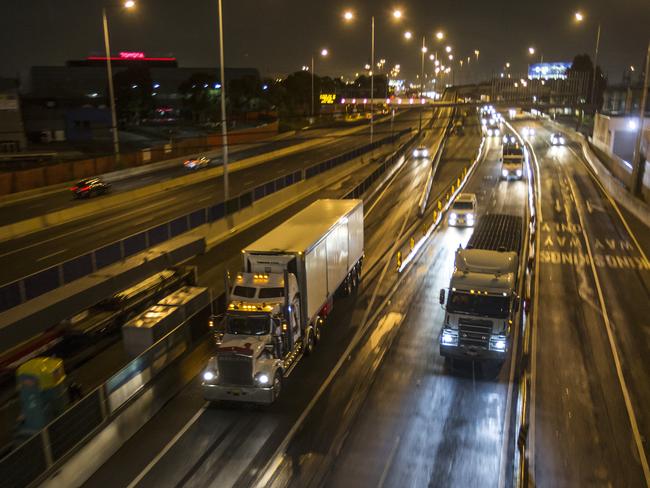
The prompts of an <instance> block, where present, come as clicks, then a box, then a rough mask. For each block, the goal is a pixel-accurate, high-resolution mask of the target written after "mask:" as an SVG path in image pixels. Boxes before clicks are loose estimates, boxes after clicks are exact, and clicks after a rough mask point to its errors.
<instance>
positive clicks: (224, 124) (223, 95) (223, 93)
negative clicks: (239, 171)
mask: <svg viewBox="0 0 650 488" xmlns="http://www.w3.org/2000/svg"><path fill="white" fill-rule="evenodd" d="M218 4H219V60H220V65H221V66H220V72H221V147H222V153H223V156H222V160H223V200H224V211H225V210H226V209H225V205H226V204H227V202H228V199H229V197H230V195H229V188H228V126H227V120H226V69H225V61H224V55H223V10H222V7H221V0H218Z"/></svg>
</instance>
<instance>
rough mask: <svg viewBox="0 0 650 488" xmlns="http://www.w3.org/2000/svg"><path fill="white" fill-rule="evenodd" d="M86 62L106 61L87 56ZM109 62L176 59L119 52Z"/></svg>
mask: <svg viewBox="0 0 650 488" xmlns="http://www.w3.org/2000/svg"><path fill="white" fill-rule="evenodd" d="M86 59H87V60H88V61H106V57H105V56H88V57H87V58H86ZM111 61H170V62H171V61H176V58H148V57H147V56H146V55H145V54H144V52H142V51H120V52H119V54H118V55H117V56H111Z"/></svg>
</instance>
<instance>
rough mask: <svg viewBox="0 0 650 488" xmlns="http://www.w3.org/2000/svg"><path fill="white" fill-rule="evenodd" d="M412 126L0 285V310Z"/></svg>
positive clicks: (241, 206)
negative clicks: (225, 199)
mask: <svg viewBox="0 0 650 488" xmlns="http://www.w3.org/2000/svg"><path fill="white" fill-rule="evenodd" d="M410 130H411V129H404V130H402V131H400V132H398V133H395V134H394V135H391V136H388V137H385V138H383V139H380V140H378V141H375V142H373V143H372V144H366V145H364V146H361V147H358V148H356V149H353V150H351V151H348V152H346V153H343V154H341V155H339V156H336V157H334V158H330V159H327V160H325V161H322V162H320V163H316V164H313V165H311V166H309V167H308V168H303V169H300V170H298V171H294V172H290V173H287V174H285V175H282V176H280V177H278V178H275V179H274V180H271V181H267V182H265V183H262V184H260V185H258V186H257V187H255V188H254V189H253V190H249V191H246V192H243V193H241V194H239V195H237V196H235V197H233V198H231V199H230V200H228V201H227V202H222V203H218V204H216V205H211V206H209V207H204V208H200V209H197V210H194V211H192V212H190V213H188V214H186V215H182V216H180V217H176V218H174V219H172V220H170V221H168V222H165V223H162V224H158V225H156V226H154V227H151V228H148V229H146V230H144V231H142V232H139V233H137V234H133V235H131V236H128V237H125V238H123V239H120V240H118V241H115V242H112V243H110V244H107V245H105V246H103V247H101V248H98V249H94V250H92V251H89V252H87V253H85V254H83V255H81V256H77V257H75V258H72V259H70V260H68V261H65V262H63V263H60V264H57V265H54V266H51V267H49V268H46V269H44V270H41V271H38V272H36V273H34V274H31V275H29V276H26V277H24V278H21V279H18V280H15V281H13V282H11V283H7V284H5V285H3V286H2V287H0V312H2V311H4V310H8V309H10V308H13V307H15V306H17V305H20V304H21V303H24V302H26V301H28V300H31V299H33V298H36V297H38V296H40V295H42V294H44V293H47V292H49V291H52V290H55V289H56V288H59V287H61V286H63V285H65V284H67V283H70V282H71V281H74V280H77V279H79V278H82V277H84V276H87V275H89V274H91V273H94V272H96V271H97V270H99V269H102V268H104V267H106V266H109V265H111V264H114V263H116V262H118V261H121V260H123V259H125V258H128V257H129V256H132V255H134V254H137V253H139V252H142V251H144V250H146V249H148V248H150V247H153V246H156V245H158V244H161V243H163V242H165V241H167V240H169V239H171V238H173V237H176V236H178V235H180V234H183V233H185V232H188V231H190V230H192V229H195V228H196V227H199V226H201V225H203V224H206V223H213V222H216V221H218V220H220V219H223V218H225V217H226V216H228V215H231V214H233V213H235V212H238V211H239V210H242V209H244V208H246V207H250V206H251V205H252V204H253V202H255V201H257V200H260V199H262V198H264V197H266V196H269V195H272V194H273V193H275V192H277V191H279V190H282V189H283V188H286V187H288V186H291V185H293V184H295V183H298V182H300V181H303V180H307V179H310V178H313V177H315V176H317V175H319V174H321V173H323V172H325V171H329V170H330V169H333V168H335V167H337V166H339V165H341V164H343V163H346V162H348V161H350V160H352V159H354V158H356V157H358V156H360V155H362V154H364V153H366V152H368V151H371V150H373V149H376V148H377V147H380V146H382V145H384V144H387V143H390V142H393V141H395V140H398V139H399V138H400V137H402V136H403V135H404V134H407V133H408V132H410Z"/></svg>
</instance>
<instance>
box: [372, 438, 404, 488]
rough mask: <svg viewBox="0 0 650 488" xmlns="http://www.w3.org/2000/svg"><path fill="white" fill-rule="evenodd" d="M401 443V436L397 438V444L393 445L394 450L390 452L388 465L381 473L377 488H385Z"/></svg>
mask: <svg viewBox="0 0 650 488" xmlns="http://www.w3.org/2000/svg"><path fill="white" fill-rule="evenodd" d="M399 441H400V436H397V439H395V444H393V448H392V449H391V450H390V454H389V455H388V459H387V460H386V465H385V466H384V470H383V471H382V472H381V478H379V483H377V488H383V486H384V483H385V482H386V478H387V477H388V470H389V469H390V467H391V466H392V465H393V459H394V458H395V453H397V448H398V447H399Z"/></svg>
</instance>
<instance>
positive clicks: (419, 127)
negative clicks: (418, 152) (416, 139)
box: [418, 36, 427, 132]
mask: <svg viewBox="0 0 650 488" xmlns="http://www.w3.org/2000/svg"><path fill="white" fill-rule="evenodd" d="M426 50H427V47H426V37H425V36H422V49H421V51H422V52H421V53H420V54H421V55H422V56H421V58H422V63H421V66H420V123H419V125H418V132H422V95H423V92H424V54H425V53H426Z"/></svg>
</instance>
